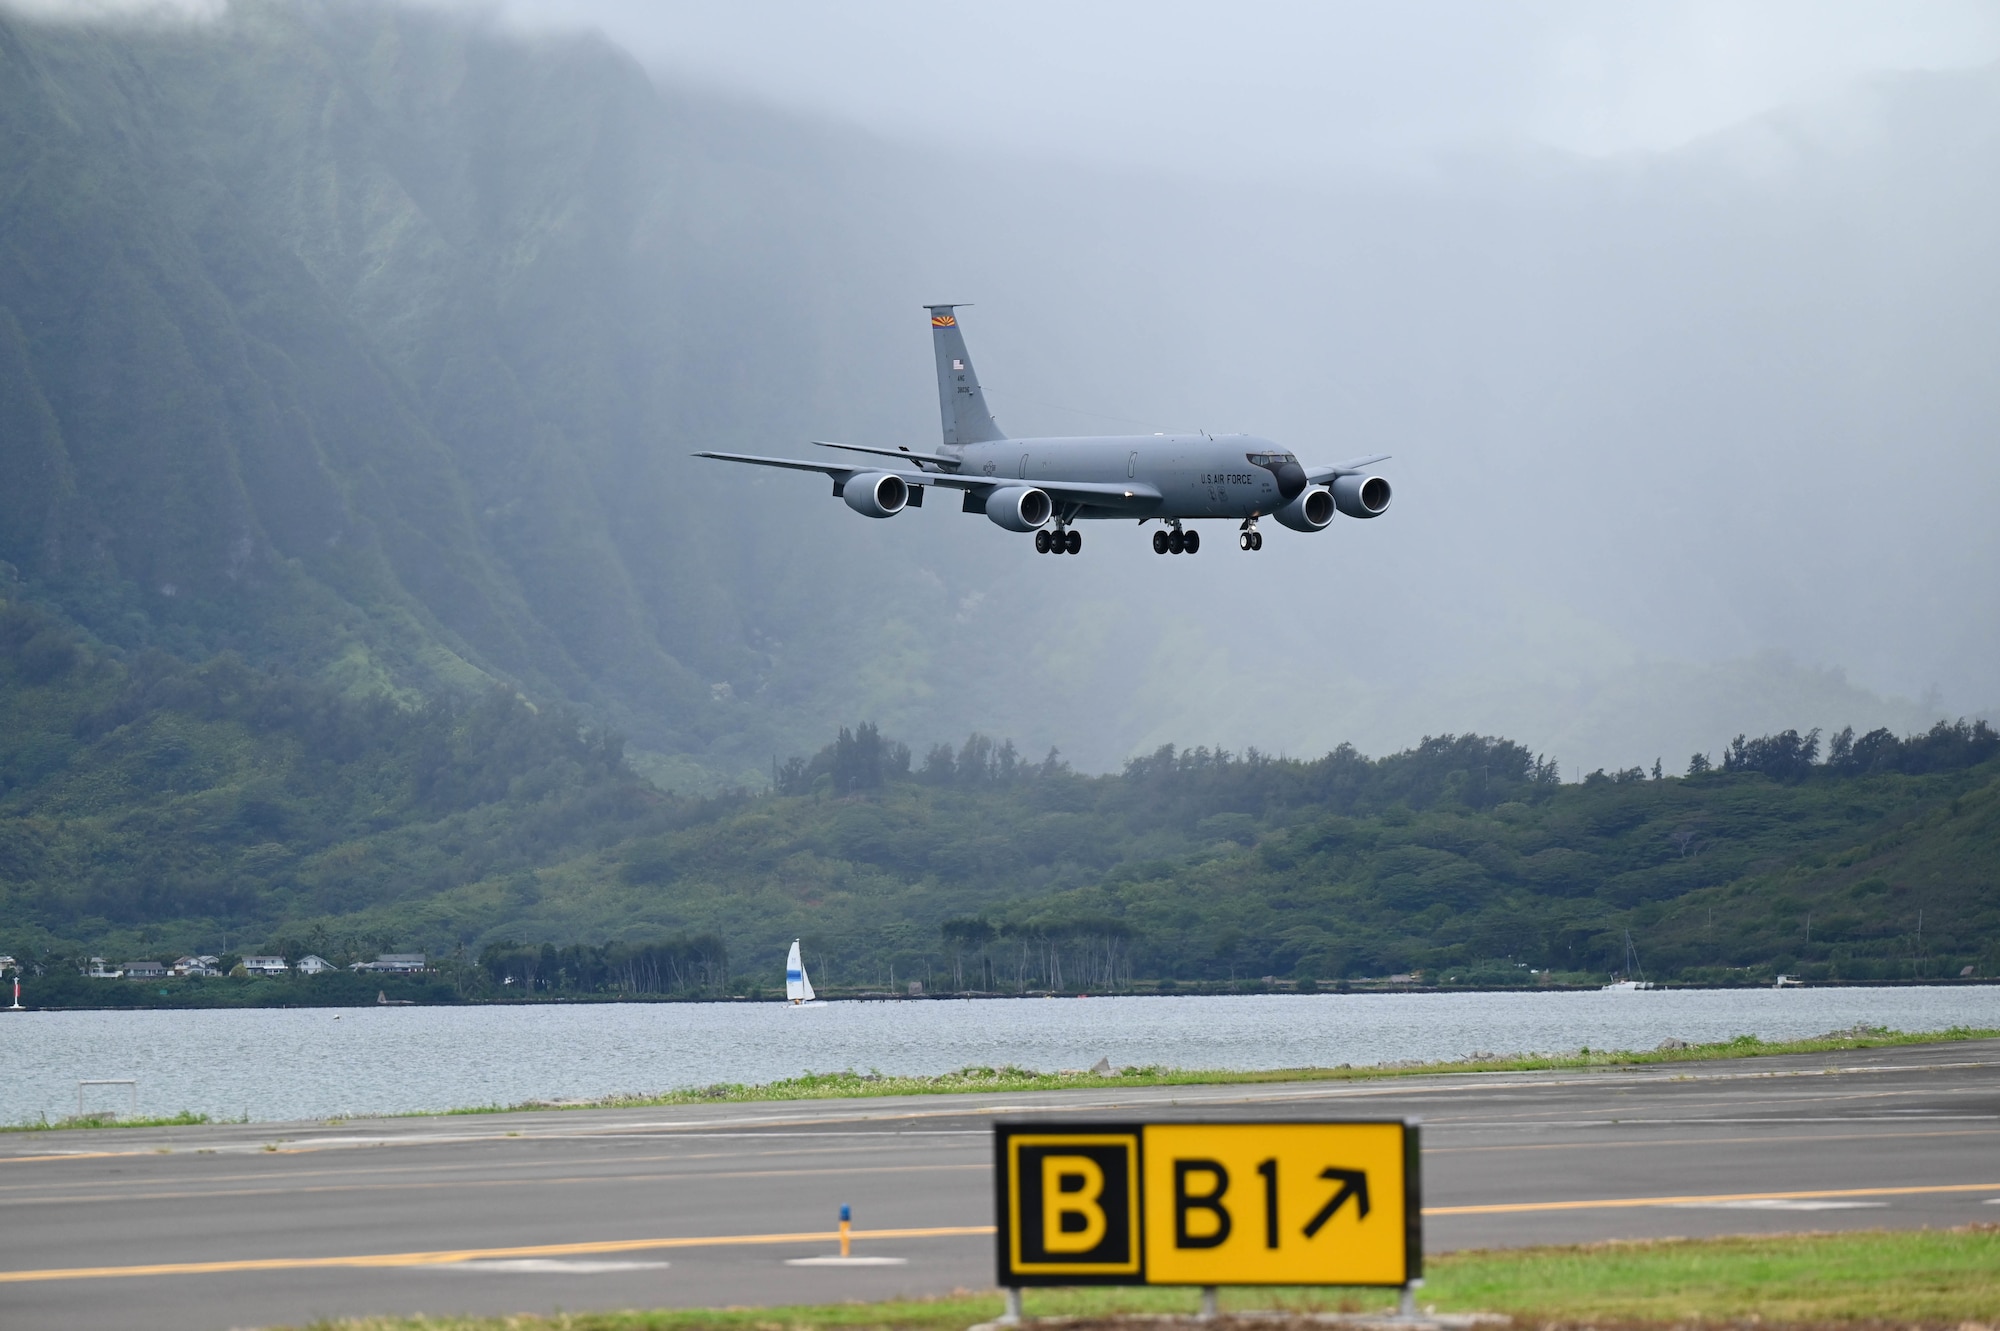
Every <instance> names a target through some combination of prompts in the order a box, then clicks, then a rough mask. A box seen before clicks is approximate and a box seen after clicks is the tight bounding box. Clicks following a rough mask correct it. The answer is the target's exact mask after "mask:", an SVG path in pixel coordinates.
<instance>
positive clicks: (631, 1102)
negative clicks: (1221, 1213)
mask: <svg viewBox="0 0 2000 1331" xmlns="http://www.w3.org/2000/svg"><path fill="white" fill-rule="evenodd" d="M1992 1039H2000V1029H1988V1028H1984V1027H1969V1026H1952V1027H1948V1028H1946V1029H1944V1030H1941V1031H1896V1030H1890V1029H1889V1028H1887V1027H1853V1028H1850V1029H1848V1030H1846V1031H1828V1032H1826V1033H1825V1034H1824V1035H1820V1036H1813V1037H1808V1038H1806V1039H1802V1040H1770V1041H1767V1040H1763V1039H1760V1038H1758V1037H1756V1036H1751V1035H1744V1036H1738V1037H1736V1038H1735V1039H1732V1040H1722V1041H1714V1042H1710V1043H1706V1044H1694V1043H1684V1042H1681V1041H1675V1040H1669V1041H1666V1042H1663V1043H1662V1045H1661V1046H1659V1047H1657V1048H1654V1049H1650V1050H1631V1049H1620V1050H1591V1049H1588V1048H1583V1049H1579V1050H1577V1051H1576V1052H1574V1053H1562V1054H1533V1053H1525V1054H1503V1055H1487V1056H1484V1057H1475V1058H1466V1059H1458V1060H1452V1061H1440V1062H1410V1063H1370V1064H1363V1065H1359V1066H1356V1065H1348V1064H1343V1065H1341V1066H1338V1067H1331V1068H1272V1069H1262V1070H1249V1071H1237V1070H1231V1069H1187V1068H1169V1067H1159V1066H1151V1067H1132V1068H1120V1069H1116V1070H1107V1071H1104V1072H1098V1071H1094V1070H1093V1071H1077V1070H1066V1071H1057V1072H1038V1071H1035V1070H1033V1069H1029V1068H1018V1067H1003V1068H971V1067H968V1068H960V1069H958V1070H957V1071H955V1072H946V1073H939V1074H936V1075H931V1076H889V1075H882V1074H875V1073H857V1072H854V1071H851V1070H849V1071H845V1072H833V1073H806V1074H804V1075H801V1076H798V1077H790V1078H784V1079H781V1080H778V1081H772V1082H761V1083H756V1084H753V1085H751V1084H741V1083H716V1084H714V1085H710V1086H705V1087H690V1088H685V1089H680V1090H671V1091H663V1092H660V1093H658V1094H649V1095H611V1096H603V1097H598V1098H593V1099H580V1100H524V1101H520V1102H517V1103H514V1104H505V1105H503V1104H488V1105H464V1106H458V1107H455V1108H448V1109H418V1110H407V1111H404V1112H401V1113H392V1114H383V1115H380V1116H379V1117H382V1118H388V1119H393V1118H450V1117H459V1116H469V1115H487V1114H510V1113H526V1112H547V1111H550V1110H565V1111H567V1110H598V1109H643V1108H651V1107H655V1106H666V1105H689V1104H742V1103H754V1102H775V1101H801V1100H857V1099H875V1098H884V1097H891V1096H909V1095H971V1094H978V1093H982V1092H986V1093H991V1092H1003V1093H1009V1094H1012V1093H1032V1092H1035V1091H1058V1090H1104V1089H1116V1088H1121V1087H1145V1086H1243V1085H1260V1084H1273V1083H1282V1082H1315V1081H1318V1082H1325V1081H1355V1082H1363V1081H1388V1080H1393V1079H1400V1078H1406V1077H1429V1076H1448V1075H1463V1074H1466V1073H1514V1072H1551V1071H1580V1072H1589V1071H1611V1070H1617V1069H1625V1068H1635V1067H1646V1066H1657V1065H1663V1064H1681V1063H1708V1062H1717V1061H1721V1060H1729V1059H1743V1058H1769V1057H1775V1056H1779V1055H1786V1054H1814V1053H1840V1052H1844V1051H1848V1050H1859V1049H1881V1048H1894V1047H1902V1046H1915V1045H1935V1044H1958V1043H1964V1042H1968V1041H1973V1040H1992ZM249 1121H250V1120H248V1119H244V1120H215V1119H211V1118H209V1117H208V1116H207V1115H205V1114H197V1113H191V1112H188V1111H182V1112H181V1113H178V1114H173V1115H163V1116H156V1117H146V1118H138V1119H129V1120H128V1119H117V1118H115V1117H109V1116H102V1115H92V1116H87V1117H86V1118H84V1119H58V1120H56V1121H54V1122H48V1121H43V1122H36V1123H18V1124H9V1125H0V1133H27V1132H67V1131H107V1130H115V1129H122V1128H146V1127H163V1126H173V1127H178V1126H196V1125H200V1124H205V1123H210V1122H217V1123H221V1122H249ZM329 1121H331V1120H329Z"/></svg>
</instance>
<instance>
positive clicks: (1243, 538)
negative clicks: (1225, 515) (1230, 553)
mask: <svg viewBox="0 0 2000 1331" xmlns="http://www.w3.org/2000/svg"><path fill="white" fill-rule="evenodd" d="M1236 548H1237V549H1239V550H1245V551H1249V550H1262V549H1263V548H1264V533H1263V532H1260V531H1258V530H1257V519H1255V518H1245V519H1243V530H1242V531H1240V532H1238V533H1237V534H1236Z"/></svg>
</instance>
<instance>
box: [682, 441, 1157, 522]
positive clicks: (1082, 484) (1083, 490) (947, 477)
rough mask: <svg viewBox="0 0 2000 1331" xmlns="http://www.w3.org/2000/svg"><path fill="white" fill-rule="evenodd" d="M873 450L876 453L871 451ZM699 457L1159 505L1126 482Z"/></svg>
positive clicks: (1074, 499)
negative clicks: (1019, 487) (1027, 488)
mask: <svg viewBox="0 0 2000 1331" xmlns="http://www.w3.org/2000/svg"><path fill="white" fill-rule="evenodd" d="M870 451H874V450H870ZM695 456H696V457H698V458H715V459H717V460H719V461H722V462H747V463H749V464H750V465H751V466H755V467H784V468H787V469H789V470H791V471H816V472H818V473H820V474H821V475H822V476H830V477H832V478H833V479H835V480H838V481H845V480H846V479H847V478H848V477H849V476H854V475H858V474H859V473H861V472H864V471H886V472H889V473H891V474H892V475H896V476H900V477H902V478H903V479H904V480H905V481H906V482H908V483H909V484H911V485H940V486H944V487H946V488H948V489H952V490H996V489H998V488H1000V487H1001V486H1003V485H1031V486H1033V487H1034V488H1035V489H1037V490H1043V491H1046V492H1047V493H1048V496H1049V497H1050V498H1051V499H1054V500H1057V501H1059V502H1060V501H1064V500H1067V501H1068V502H1070V503H1078V504H1095V505H1100V506H1106V507H1120V506H1123V505H1125V504H1130V505H1131V506H1133V507H1134V508H1146V507H1150V506H1151V505H1153V504H1155V503H1158V502H1159V499H1160V491H1159V489H1158V487H1156V486H1152V485H1147V484H1145V483H1144V482H1142V481H1125V482H1123V483H1122V484H1120V483H1114V482H1097V481H1037V480H1029V481H1021V480H1016V479H1014V478H1013V477H1010V476H979V475H974V476H958V475H954V474H952V473H950V472H938V471H914V470H911V469H910V468H907V467H871V466H866V465H863V466H850V465H846V464H842V463H837V462H807V461H804V460H802V459H799V458H767V457H759V456H757V455H756V454H754V453H706V452H704V453H696V454H695Z"/></svg>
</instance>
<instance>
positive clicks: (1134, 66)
mask: <svg viewBox="0 0 2000 1331" xmlns="http://www.w3.org/2000/svg"><path fill="white" fill-rule="evenodd" d="M500 8H501V12H503V13H506V14H509V15H512V16H514V17H516V18H520V19H524V20H529V21H532V22H535V23H548V22H553V23H557V24H560V25H564V26H582V27H595V28H599V29H601V30H603V31H604V32H606V33H607V34H609V35H610V36H611V37H613V38H614V39H615V40H617V41H618V42H620V43H621V44H623V45H625V46H627V47H628V48H629V49H631V50H632V51H633V52H635V53H636V54H638V55H639V56H640V57H641V58H642V59H644V60H645V61H647V62H648V63H649V64H652V65H654V66H656V67H659V68H662V69H667V70H672V71H674V72H677V73H681V74H684V75H693V76H696V77H699V78H702V79H705V80H711V81H714V82H717V83H722V84H725V85H729V86H734V87H737V88H742V89H745V90H749V91H752V92H754V93H756V94H758V95H760V96H762V97H765V98H769V99H772V100H775V101H778V102H781V103H784V104H787V105H790V106H794V107H799V108H804V109H808V110H812V111H820V112H832V113H834V114H836V115H839V116H841V117H844V118H849V119H852V120H856V121H859V122H861V123H863V124H866V125H868V126H870V127H873V128H875V129H878V130H881V131H885V132H888V133H892V134H897V135H920V136H923V137H927V138H932V139H935V140H940V141H943V142H947V143H950V144H952V145H954V146H955V147H957V148H958V149H960V150H967V149H976V148H978V147H983V146H988V145H999V146H1003V147H1006V148H1012V149H1016V150H1020V151H1024V152H1028V153H1032V154H1034V155H1038V156H1045V155H1049V154H1052V153H1054V154H1066V155H1076V156H1080V157H1084V158H1094V159H1109V160H1115V161H1119V162H1124V163H1128V164H1136V165H1149V166H1157V165H1173V166H1179V167H1184V168H1192V169H1196V170H1201V171H1205V172H1206V171H1238V170H1251V171H1256V172H1260V173H1261V172H1268V171H1272V170H1296V169H1299V168H1301V167H1307V168H1310V167H1315V166H1324V165H1328V164H1335V163H1353V162H1362V163H1367V164H1372V165H1378V166H1389V167H1405V166H1408V165H1410V164H1412V163H1414V162H1421V161H1422V160H1424V159H1425V158H1427V157H1430V156H1432V155H1434V154H1435V153H1437V152H1438V151H1440V150H1447V151H1448V150H1450V149H1452V148H1454V147H1460V146H1468V145H1469V146H1490V145H1492V144H1495V143H1512V144H1520V143H1541V144H1547V145H1553V146H1557V147H1561V148H1566V149H1572V150H1576V151H1582V152H1588V153H1604V152H1617V151H1621V150H1628V149H1645V148H1663V147H1671V146H1673V145H1676V144H1679V143H1683V142H1685V141H1687V140H1688V139H1690V138H1693V137H1696V136H1698V135H1701V134H1703V133H1706V132H1709V131H1711V130H1714V129H1718V128H1720V127H1722V126H1724V125H1727V124H1730V123H1733V122H1735V121H1738V120H1741V119H1743V118H1745V117H1747V116H1750V115H1753V114H1755V113H1757V112H1759V111H1762V110H1766V109H1769V108H1771V107H1774V106H1777V105H1779V104H1781V103H1784V102H1789V101H1796V100H1798V99H1800V98H1802V97H1810V96H1812V95H1814V94H1815V93H1816V92H1817V91H1820V90H1822V89H1826V88H1830V87H1832V86H1834V85H1837V84H1839V83H1841V82H1844V81H1847V80H1850V79H1852V78H1853V77H1855V76H1856V75H1859V74H1864V73H1866V72H1869V71H1875V70H1892V69H1941V68H1954V67H1963V66H1967V65H1977V64H1984V63H1987V62H1990V61H1992V60H1994V59H1995V58H2000V4H1995V3H1980V2H1979V0H1895V2H1893V3H1857V2H1855V0H1769V2H1767V3H1762V4H1757V3H1748V2H1746V0H1688V2H1686V3H1680V4H1659V3H1622V4H1599V3H1581V2H1579V0H1539V2H1536V0H1528V2H1525V3H1516V4H1504V5H1503V4H1492V3H1487V2H1486V0H1469V2H1468V0H1412V2H1408V3H1395V4H1387V3H1373V4H1356V3H1269V2H1265V3H1255V2H1252V3H1231V4H1216V3H1209V4H1193V3H1187V0H1144V2H1143V3H1142V2H1141V0H1108V2H1104V3H1085V4H1078V3H1074V0H1015V3H1010V4H1006V5H940V4H936V3H932V0H852V2H851V3H845V4H840V5H827V4H822V3H814V2H810V0H761V2H760V0H751V2H748V3H737V4H729V5H715V4H697V3H688V2H687V0H503V3H502V4H501V5H500Z"/></svg>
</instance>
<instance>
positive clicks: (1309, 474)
mask: <svg viewBox="0 0 2000 1331" xmlns="http://www.w3.org/2000/svg"><path fill="white" fill-rule="evenodd" d="M1391 456H1393V455H1392V454H1389V453H1377V454H1375V455H1374V456H1372V457H1365V458H1356V459H1354V461H1352V462H1343V463H1341V464H1340V465H1339V466H1338V467H1308V468H1307V469H1306V484H1307V485H1325V484H1326V483H1327V482H1328V481H1330V480H1333V479H1334V478H1336V477H1339V476H1355V475H1359V474H1360V473H1361V471H1362V469H1364V468H1366V467H1372V466H1374V465H1375V464H1376V463H1378V462H1387V461H1388V460H1389V459H1390V457H1391Z"/></svg>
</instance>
